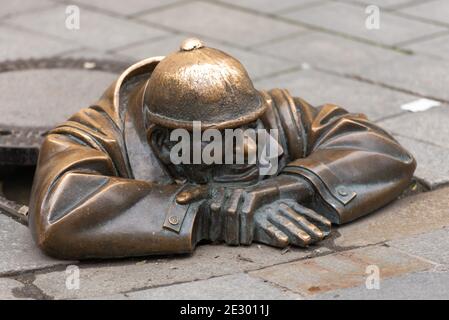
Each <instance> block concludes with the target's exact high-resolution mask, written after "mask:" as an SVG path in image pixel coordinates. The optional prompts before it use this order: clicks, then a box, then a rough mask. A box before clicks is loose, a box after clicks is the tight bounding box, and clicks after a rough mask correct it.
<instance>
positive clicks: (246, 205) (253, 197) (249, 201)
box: [240, 193, 258, 245]
mask: <svg viewBox="0 0 449 320" xmlns="http://www.w3.org/2000/svg"><path fill="white" fill-rule="evenodd" d="M243 197H244V198H243V204H242V208H241V215H240V226H241V227H240V243H242V244H246V245H249V244H251V242H252V240H253V237H254V229H255V228H254V212H255V211H256V205H257V200H258V197H257V194H256V193H248V194H245V195H244V196H243Z"/></svg>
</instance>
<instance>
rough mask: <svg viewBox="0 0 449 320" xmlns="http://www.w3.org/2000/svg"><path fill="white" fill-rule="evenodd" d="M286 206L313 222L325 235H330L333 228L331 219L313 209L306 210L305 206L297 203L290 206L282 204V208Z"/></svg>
mask: <svg viewBox="0 0 449 320" xmlns="http://www.w3.org/2000/svg"><path fill="white" fill-rule="evenodd" d="M284 206H287V207H289V208H290V209H293V210H294V211H296V212H297V213H298V214H300V215H302V216H305V217H307V220H309V221H311V222H312V223H313V224H314V225H316V226H317V227H319V228H320V230H321V231H323V232H324V233H325V235H327V234H329V232H330V230H331V227H332V222H331V221H330V220H329V219H327V218H325V217H323V216H322V215H320V214H318V213H316V212H315V211H313V210H312V209H309V208H306V207H304V206H303V205H300V204H298V203H296V202H293V203H288V204H286V203H282V204H281V207H284Z"/></svg>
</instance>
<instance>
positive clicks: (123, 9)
mask: <svg viewBox="0 0 449 320" xmlns="http://www.w3.org/2000/svg"><path fill="white" fill-rule="evenodd" d="M180 1H181V2H182V0H151V1H148V0H128V1H123V0H75V1H73V2H74V3H78V4H81V5H83V4H84V5H88V6H90V7H94V8H98V9H100V10H103V11H110V12H114V13H116V14H120V15H134V14H139V13H141V12H146V11H148V10H150V9H155V8H159V7H162V6H166V5H171V4H173V3H176V2H180Z"/></svg>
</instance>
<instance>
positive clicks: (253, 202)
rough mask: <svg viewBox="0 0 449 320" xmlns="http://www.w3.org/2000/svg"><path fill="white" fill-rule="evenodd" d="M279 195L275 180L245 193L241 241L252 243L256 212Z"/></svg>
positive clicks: (242, 208) (242, 209) (241, 216)
mask: <svg viewBox="0 0 449 320" xmlns="http://www.w3.org/2000/svg"><path fill="white" fill-rule="evenodd" d="M278 195H279V190H278V188H277V186H276V185H275V184H274V183H273V182H272V183H271V184H270V183H266V184H265V185H263V186H258V187H257V188H255V189H253V190H251V191H250V192H247V193H245V195H244V198H243V204H242V206H241V210H240V211H241V215H240V218H241V222H240V225H241V228H240V243H242V244H251V242H252V239H253V237H254V219H253V218H254V213H255V212H256V210H257V209H259V208H260V207H262V206H263V205H265V204H267V203H269V202H271V201H273V198H277V197H278Z"/></svg>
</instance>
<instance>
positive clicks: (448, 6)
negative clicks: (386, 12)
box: [400, 0, 449, 25]
mask: <svg viewBox="0 0 449 320" xmlns="http://www.w3.org/2000/svg"><path fill="white" fill-rule="evenodd" d="M400 12H402V13H406V14H408V15H411V16H415V17H420V18H426V19H429V20H433V21H438V22H442V23H445V24H448V25H449V2H448V1H447V0H436V1H430V2H423V3H419V2H418V3H416V5H414V6H409V7H407V8H404V9H402V10H400Z"/></svg>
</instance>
